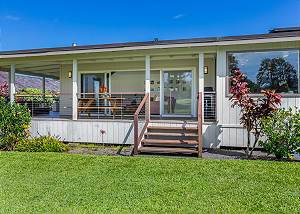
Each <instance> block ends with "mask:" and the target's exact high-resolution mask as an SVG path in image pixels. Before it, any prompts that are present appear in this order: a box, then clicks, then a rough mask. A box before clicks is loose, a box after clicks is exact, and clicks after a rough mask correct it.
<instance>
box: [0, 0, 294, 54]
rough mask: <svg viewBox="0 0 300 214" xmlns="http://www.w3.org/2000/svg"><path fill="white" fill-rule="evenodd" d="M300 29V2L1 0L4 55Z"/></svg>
mask: <svg viewBox="0 0 300 214" xmlns="http://www.w3.org/2000/svg"><path fill="white" fill-rule="evenodd" d="M290 26H300V0H252V1H250V0H248V1H242V0H232V1H230V0H227V1H218V0H214V1H207V0H206V1H201V0H195V1H189V0H185V1H179V0H178V1H176V0H173V1H168V0H165V1H164V0H152V1H143V0H127V1H114V0H106V1H101V0H98V1H89V0H85V1H76V0H73V1H69V0H38V1H35V0H0V51H4V50H20V49H32V48H43V47H60V46H70V45H71V44H72V43H76V44H77V45H88V44H103V43H114V42H130V41H148V40H153V39H154V38H158V39H160V40H163V39H180V38H195V37H209V36H230V35H242V34H255V33H266V32H268V30H269V29H271V28H275V27H290Z"/></svg>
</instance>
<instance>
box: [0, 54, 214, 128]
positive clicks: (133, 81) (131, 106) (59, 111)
mask: <svg viewBox="0 0 300 214" xmlns="http://www.w3.org/2000/svg"><path fill="white" fill-rule="evenodd" d="M1 68H2V69H3V70H6V71H9V74H10V75H9V91H10V100H11V101H16V102H19V103H21V104H24V105H27V106H28V107H29V109H30V110H31V113H32V116H33V117H34V118H65V119H71V120H78V119H98V120H99V119H118V120H120V119H121V120H123V119H124V120H132V119H133V116H134V113H135V111H136V110H137V108H138V106H139V104H140V103H141V101H142V100H143V98H144V96H145V95H146V94H149V100H148V101H147V103H148V104H147V105H148V106H149V113H150V115H149V117H151V118H153V119H164V118H166V119H176V118H177V119H178V118H185V119H189V120H196V119H197V96H198V92H203V106H202V108H203V119H204V120H205V121H206V122H213V121H215V119H216V55H215V54H214V53H206V54H205V53H202V52H201V53H198V54H172V55H171V54H170V55H154V56H151V55H146V56H130V57H111V58H100V57H99V58H89V59H72V60H64V61H61V60H57V61H47V62H44V61H39V60H34V61H30V62H22V63H15V64H10V65H6V66H3V67H1ZM16 72H18V73H24V74H30V75H32V74H33V75H37V76H41V77H43V78H44V79H45V78H46V77H50V76H51V77H53V78H56V79H59V81H60V90H59V91H57V92H51V93H49V92H46V88H45V87H44V88H43V90H44V93H42V94H24V93H22V94H20V93H18V92H17V93H16V92H15V86H14V83H15V73H16ZM144 113H145V109H143V110H142V111H141V112H140V114H144Z"/></svg>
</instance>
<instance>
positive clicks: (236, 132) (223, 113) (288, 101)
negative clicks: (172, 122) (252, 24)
mask: <svg viewBox="0 0 300 214" xmlns="http://www.w3.org/2000/svg"><path fill="white" fill-rule="evenodd" d="M287 48H298V49H299V48H300V43H299V42H289V43H278V44H261V45H251V46H250V45H249V46H247V45H242V46H230V47H219V48H218V50H217V127H218V130H216V134H217V135H218V140H219V142H220V144H219V145H220V146H230V147H245V146H246V143H247V134H246V131H245V130H244V129H243V128H242V127H241V126H240V125H239V119H240V111H239V109H238V108H232V107H231V102H230V101H229V96H228V77H227V65H226V64H227V59H226V53H227V52H229V51H248V50H271V49H287ZM281 107H283V108H288V107H292V108H295V107H298V108H299V107H300V97H299V96H298V95H294V96H293V95H290V96H289V97H284V98H283V100H282V105H281ZM252 137H253V136H252Z"/></svg>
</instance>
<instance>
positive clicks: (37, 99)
mask: <svg viewBox="0 0 300 214" xmlns="http://www.w3.org/2000/svg"><path fill="white" fill-rule="evenodd" d="M17 94H18V96H17V97H16V98H17V99H19V100H20V101H23V102H34V103H36V104H37V103H44V104H48V105H52V104H53V103H54V102H55V97H56V94H54V93H53V94H52V93H51V92H50V91H48V90H46V91H45V94H44V93H43V91H42V90H41V89H38V88H23V89H22V90H20V91H19V92H18V93H17Z"/></svg>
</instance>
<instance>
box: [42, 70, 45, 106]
mask: <svg viewBox="0 0 300 214" xmlns="http://www.w3.org/2000/svg"><path fill="white" fill-rule="evenodd" d="M42 88H43V104H45V100H46V77H45V76H43V81H42Z"/></svg>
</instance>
